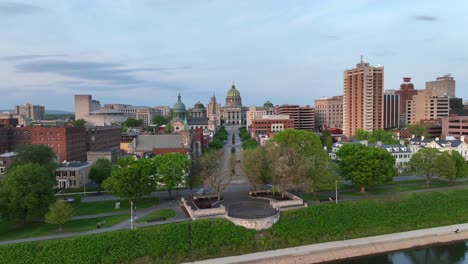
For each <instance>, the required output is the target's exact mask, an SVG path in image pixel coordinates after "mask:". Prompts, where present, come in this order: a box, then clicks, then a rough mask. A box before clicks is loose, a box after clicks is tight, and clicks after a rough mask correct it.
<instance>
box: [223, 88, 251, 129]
mask: <svg viewBox="0 0 468 264" xmlns="http://www.w3.org/2000/svg"><path fill="white" fill-rule="evenodd" d="M245 113H246V111H244V108H243V107H242V98H241V96H240V92H239V91H238V90H237V89H236V86H235V85H234V83H233V84H232V86H231V89H230V90H229V91H228V93H227V96H226V104H225V105H224V109H223V119H224V124H225V125H226V126H231V125H237V126H243V125H245V122H246V114H245Z"/></svg>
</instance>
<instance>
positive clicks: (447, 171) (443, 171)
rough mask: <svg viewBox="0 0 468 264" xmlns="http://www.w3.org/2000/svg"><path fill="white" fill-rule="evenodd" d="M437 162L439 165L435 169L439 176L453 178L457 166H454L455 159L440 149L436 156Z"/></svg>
mask: <svg viewBox="0 0 468 264" xmlns="http://www.w3.org/2000/svg"><path fill="white" fill-rule="evenodd" d="M436 162H437V164H439V165H441V166H439V168H438V169H437V174H438V175H439V177H443V178H447V179H450V180H451V179H455V177H456V176H457V168H456V167H455V161H454V160H453V158H452V156H451V155H450V153H449V152H447V151H442V152H441V153H440V154H439V156H438V157H437V161H436Z"/></svg>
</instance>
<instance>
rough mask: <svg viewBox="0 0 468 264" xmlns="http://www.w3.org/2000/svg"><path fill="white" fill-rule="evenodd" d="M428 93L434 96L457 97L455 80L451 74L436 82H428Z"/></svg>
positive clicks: (439, 78) (437, 79) (438, 78)
mask: <svg viewBox="0 0 468 264" xmlns="http://www.w3.org/2000/svg"><path fill="white" fill-rule="evenodd" d="M426 91H427V92H428V95H432V96H448V97H455V80H454V79H453V77H452V76H451V75H450V74H446V75H444V76H442V77H437V78H436V80H435V81H430V82H426Z"/></svg>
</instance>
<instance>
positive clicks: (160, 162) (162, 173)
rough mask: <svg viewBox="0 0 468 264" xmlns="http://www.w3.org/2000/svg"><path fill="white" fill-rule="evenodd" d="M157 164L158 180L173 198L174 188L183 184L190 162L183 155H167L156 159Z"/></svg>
mask: <svg viewBox="0 0 468 264" xmlns="http://www.w3.org/2000/svg"><path fill="white" fill-rule="evenodd" d="M154 160H155V162H156V164H157V174H158V179H159V181H160V182H161V183H163V184H164V187H166V189H167V191H168V192H169V198H170V197H171V191H172V190H173V189H174V187H177V186H178V185H179V184H181V183H182V182H183V181H184V179H185V177H186V176H187V172H188V168H189V166H190V160H189V159H188V157H187V155H185V154H181V153H167V154H164V155H158V156H156V157H154Z"/></svg>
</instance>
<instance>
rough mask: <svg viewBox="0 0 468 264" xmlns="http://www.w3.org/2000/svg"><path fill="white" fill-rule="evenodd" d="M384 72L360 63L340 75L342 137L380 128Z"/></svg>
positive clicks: (365, 63)
mask: <svg viewBox="0 0 468 264" xmlns="http://www.w3.org/2000/svg"><path fill="white" fill-rule="evenodd" d="M383 92H384V68H383V67H373V66H370V65H369V63H367V62H363V61H362V58H361V62H360V63H358V64H357V65H356V68H354V69H351V70H345V71H344V74H343V133H344V134H345V135H346V136H352V135H354V134H355V133H356V130H357V129H364V130H366V131H373V130H375V129H379V128H383Z"/></svg>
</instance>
